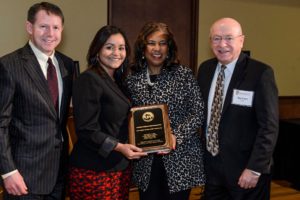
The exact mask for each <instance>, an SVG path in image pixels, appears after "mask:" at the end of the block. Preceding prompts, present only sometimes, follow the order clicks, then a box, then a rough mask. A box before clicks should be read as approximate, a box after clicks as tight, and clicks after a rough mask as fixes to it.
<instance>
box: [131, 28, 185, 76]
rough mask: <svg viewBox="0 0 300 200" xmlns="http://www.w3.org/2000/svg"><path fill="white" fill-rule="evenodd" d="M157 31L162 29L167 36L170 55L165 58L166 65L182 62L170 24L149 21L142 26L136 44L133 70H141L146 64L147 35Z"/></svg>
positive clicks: (167, 66) (170, 65) (168, 66)
mask: <svg viewBox="0 0 300 200" xmlns="http://www.w3.org/2000/svg"><path fill="white" fill-rule="evenodd" d="M157 31H162V32H164V33H165V34H166V36H167V43H168V57H167V59H166V60H165V63H164V67H166V68H171V67H172V66H173V65H174V64H180V61H179V58H178V52H177V51H178V50H177V44H176V41H175V39H174V35H173V33H172V31H171V30H170V29H169V27H168V25H166V24H165V23H161V22H148V23H146V24H145V25H144V26H143V27H142V29H141V31H140V33H139V34H138V37H137V39H136V41H135V44H134V61H133V64H132V66H131V69H132V70H133V71H140V70H141V69H142V68H143V66H144V65H145V62H146V59H145V58H144V51H145V49H146V45H147V37H148V36H149V35H150V34H152V33H154V32H157Z"/></svg>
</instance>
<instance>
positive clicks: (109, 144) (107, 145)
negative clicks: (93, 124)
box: [98, 137, 118, 158]
mask: <svg viewBox="0 0 300 200" xmlns="http://www.w3.org/2000/svg"><path fill="white" fill-rule="evenodd" d="M117 144H118V141H117V140H115V139H114V138H112V137H107V138H106V139H105V140H104V142H103V144H102V146H101V148H100V149H99V150H98V154H100V155H101V156H102V157H104V158H106V157H107V156H108V155H109V154H110V152H111V151H113V150H114V148H115V147H116V146H117Z"/></svg>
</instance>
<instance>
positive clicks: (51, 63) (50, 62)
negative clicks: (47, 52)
mask: <svg viewBox="0 0 300 200" xmlns="http://www.w3.org/2000/svg"><path fill="white" fill-rule="evenodd" d="M47 63H48V64H49V65H53V62H52V59H51V58H50V57H49V58H48V61H47Z"/></svg>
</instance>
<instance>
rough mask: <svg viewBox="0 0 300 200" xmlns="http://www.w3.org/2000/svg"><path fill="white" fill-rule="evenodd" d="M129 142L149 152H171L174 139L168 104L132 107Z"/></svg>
mask: <svg viewBox="0 0 300 200" xmlns="http://www.w3.org/2000/svg"><path fill="white" fill-rule="evenodd" d="M129 143H130V144H133V145H135V146H137V147H139V148H142V149H143V151H145V152H148V153H153V152H169V151H170V150H171V148H172V140H171V128H170V121H169V117H168V106H167V105H166V104H156V105H149V106H138V107H133V108H131V110H130V114H129Z"/></svg>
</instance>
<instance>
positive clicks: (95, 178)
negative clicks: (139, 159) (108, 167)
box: [68, 167, 131, 200]
mask: <svg viewBox="0 0 300 200" xmlns="http://www.w3.org/2000/svg"><path fill="white" fill-rule="evenodd" d="M130 177H131V167H128V168H127V169H126V170H124V171H119V172H95V171H93V170H86V169H80V168H75V167H72V168H71V169H70V174H69V185H68V189H69V196H70V199H71V200H126V199H128V198H129V187H130Z"/></svg>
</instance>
